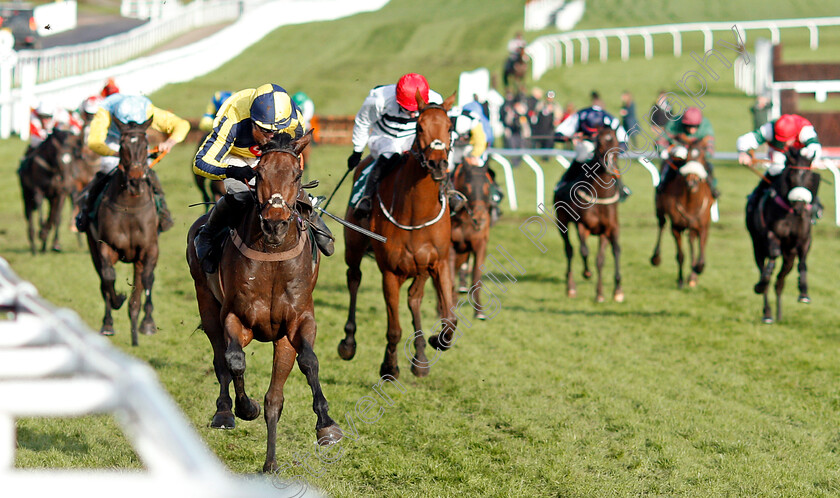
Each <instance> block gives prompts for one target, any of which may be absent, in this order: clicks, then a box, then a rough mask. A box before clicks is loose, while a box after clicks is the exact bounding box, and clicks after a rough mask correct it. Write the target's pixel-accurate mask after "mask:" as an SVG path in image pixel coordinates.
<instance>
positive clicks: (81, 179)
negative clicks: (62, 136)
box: [70, 135, 99, 246]
mask: <svg viewBox="0 0 840 498" xmlns="http://www.w3.org/2000/svg"><path fill="white" fill-rule="evenodd" d="M71 144H72V145H71V150H72V154H71V160H70V205H71V207H72V208H73V215H72V216H71V218H70V231H71V232H78V230H77V229H76V222H75V219H76V215H77V214H79V206H78V203H77V199H78V198H79V197H80V196H81V195H82V191H83V190H84V188H85V187H86V186H87V185H88V184H89V183H90V181H91V180H93V176H94V174H95V173H96V171H97V170H98V169H99V165H98V162H97V161H90V160H89V159H88V158H87V155H86V154H85V151H84V149H85V148H84V146H83V141H82V137H81V136H77V135H74V136H73V137H72V139H71ZM77 235H78V241H79V245H80V246H81V245H82V239H81V234H77Z"/></svg>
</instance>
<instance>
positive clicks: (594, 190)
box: [554, 127, 624, 303]
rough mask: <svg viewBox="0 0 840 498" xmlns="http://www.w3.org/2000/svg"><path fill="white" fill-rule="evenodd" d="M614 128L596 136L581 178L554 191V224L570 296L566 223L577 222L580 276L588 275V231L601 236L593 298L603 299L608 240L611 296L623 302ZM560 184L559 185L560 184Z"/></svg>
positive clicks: (571, 251)
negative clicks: (563, 253) (612, 275)
mask: <svg viewBox="0 0 840 498" xmlns="http://www.w3.org/2000/svg"><path fill="white" fill-rule="evenodd" d="M618 146H619V144H618V139H617V138H616V135H615V131H614V130H613V129H611V128H608V127H605V128H603V129H601V131H599V132H598V135H597V136H596V138H595V156H594V157H593V158H592V159H591V160H590V161H588V162H587V165H586V166H584V168H585V169H587V172H586V175H585V177H584V178H582V179H580V180H579V181H577V182H575V183H571V182H569V183H568V184H567V185H566V186H565V187H563V188H556V189H555V190H554V214H555V218H556V219H555V220H554V221H555V223H556V224H557V228H558V229H559V230H560V235H561V236H562V237H563V242H564V243H565V246H566V262H567V266H566V293H567V294H568V296H569V297H575V296H577V288H576V286H575V282H574V279H573V278H572V256H573V255H574V249H573V248H572V244H571V242H570V241H569V230H568V228H569V223H574V224H575V225H577V231H578V237H579V239H580V255H581V258H582V259H583V278H587V279H588V278H590V277H591V276H592V272H590V271H589V261H588V257H589V248H588V247H587V246H586V239H587V237H589V235H590V234H592V235H599V236H600V246H599V249H598V258H597V260H596V264H597V269H598V283H597V286H596V295H595V299H596V301H598V302H599V303H601V302H604V301H605V299H604V287H603V281H602V278H601V270H602V268H603V267H604V250H605V249H606V246H607V242H609V243H610V244H611V245H612V251H613V257H614V259H615V290H614V291H613V299H614V300H615V301H616V302H622V301H624V291H623V290H622V289H621V266H620V256H621V246H620V245H619V243H618V231H619V230H618V204H617V203H618V187H617V183H618V182H616V180H615V175H616V173H615V171H616V167H615V155H616V154H615V152H616V151H617V150H618ZM559 186H560V185H558V187H559Z"/></svg>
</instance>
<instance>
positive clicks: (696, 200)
mask: <svg viewBox="0 0 840 498" xmlns="http://www.w3.org/2000/svg"><path fill="white" fill-rule="evenodd" d="M704 146H705V144H703V143H702V142H694V143H692V144H690V145H689V146H688V148H686V147H684V146H681V145H680V146H676V147H674V149H673V150H672V151H671V155H670V157H669V158H668V159H666V161H667V164H668V167H670V168H672V169H674V170H675V173H674V175H675V177H674V178H673V179H672V180H671V182H670V183H669V184H668V185H667V186H666V187H665V189H664V190H663V191H662V192H660V191H659V190H657V192H656V195H655V197H654V200H655V205H656V219H657V221H658V223H659V232H658V234H657V237H656V247H655V248H654V249H653V256H652V257H651V258H650V262H651V264H652V265H653V266H658V265H659V264H660V263H661V262H662V258H661V257H660V254H659V247H660V244H661V243H662V232H663V231H664V229H665V221H666V216H667V219H669V220H670V221H671V233H672V234H673V235H674V241H675V242H676V245H677V267H678V269H679V272H678V277H677V287H679V288H680V289H681V288H682V287H683V285H684V283H685V282H684V280H683V262H684V261H685V254H684V253H683V248H682V233H683V232H684V231H685V230H688V248H689V252H690V257H691V275H690V276H689V277H688V286H689V287H695V286H696V285H697V277H698V275H700V274H701V273H703V268H704V267H705V265H706V241H707V240H708V237H709V223H710V222H711V219H712V204H714V198H713V197H712V189H711V186H710V185H709V183H708V181H707V179H708V171H707V169H706V157H705V153H704V152H703V151H704ZM695 245H696V246H697V252H696V257H695V251H694V248H695Z"/></svg>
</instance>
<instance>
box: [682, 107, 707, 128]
mask: <svg viewBox="0 0 840 498" xmlns="http://www.w3.org/2000/svg"><path fill="white" fill-rule="evenodd" d="M680 122H681V123H682V124H683V126H700V123H702V122H703V111H701V110H700V109H699V108H697V107H689V108H688V109H686V110H685V113H684V114H683V115H682V119H681V120H680Z"/></svg>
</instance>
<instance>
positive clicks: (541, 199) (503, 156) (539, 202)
mask: <svg viewBox="0 0 840 498" xmlns="http://www.w3.org/2000/svg"><path fill="white" fill-rule="evenodd" d="M487 153H488V155H489V160H492V161H494V162H496V163H498V164H499V165H501V166H502V169H503V171H504V175H505V186H506V189H507V191H506V192H505V194H506V196H507V200H508V205H509V206H510V209H511V211H518V210H519V202H518V199H517V196H516V180H515V179H514V177H513V169H514V168H513V166H512V165H511V163H510V160H509V159H508V158H510V157H521V158H522V162H524V163H525V165H526V166H527V167H528V168H529V169H530V170H531V171H533V172H534V179H535V182H536V191H537V194H536V203H535V206H534V210H535V212H536V213H537V214H540V213H542V212H543V211H548V212H550V209H548V208H546V207H545V171H544V169H543V167H542V165H540V163H539V162H537V161H536V160H535V159H534V157H554V159H555V161H557V163H559V164H560V166H561V167H562V168H564V169H568V168H569V165H570V164H571V163H570V161H569V159H571V158H573V157H575V153H574V152H573V151H570V150H560V149H497V148H490V149H487ZM621 157H622V158H624V157H626V158H629V159H633V160H636V161H637V162H638V163H639V164H641V165H642V166H643V167H644V168H645V170H646V171H647V172H648V173H649V174H650V179H651V184H652V185H653V187H654V188H656V186H657V185H659V168H658V167H657V166H656V165H654V164H653V162H651V161H650V159H649V158H648V156H645V155H642V154H632V153H626V154H622V156H621ZM712 158H713V159H715V160H725V161H736V160H737V159H738V153H737V152H717V153H715V154H714V155H713V156H712ZM814 167H815V168H817V169H825V170H828V171H829V172H830V173H831V174H832V176H833V177H834V205H835V212H834V224H835V225H837V226H840V169H838V167H840V156H826V157H823V158H821V159H820V160H818V161H814ZM557 178H559V175H557ZM540 206H542V208H541V207H540ZM718 219H719V214H718V207H717V202H715V203H714V205H713V206H712V221H715V222H716V221H718Z"/></svg>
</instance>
